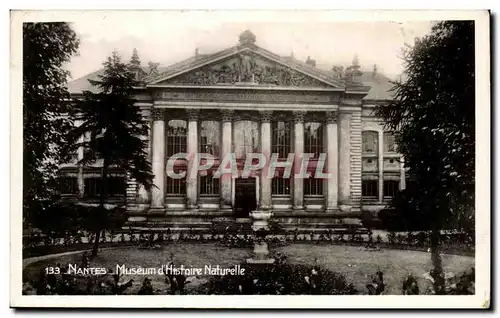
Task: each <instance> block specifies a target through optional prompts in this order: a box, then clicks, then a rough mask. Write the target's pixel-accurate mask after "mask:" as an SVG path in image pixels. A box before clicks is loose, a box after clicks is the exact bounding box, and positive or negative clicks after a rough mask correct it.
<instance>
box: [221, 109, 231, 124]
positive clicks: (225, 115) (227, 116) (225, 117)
mask: <svg viewBox="0 0 500 318" xmlns="http://www.w3.org/2000/svg"><path fill="white" fill-rule="evenodd" d="M233 114H234V111H233V110H232V109H223V110H221V118H222V121H223V122H230V121H232V119H233Z"/></svg>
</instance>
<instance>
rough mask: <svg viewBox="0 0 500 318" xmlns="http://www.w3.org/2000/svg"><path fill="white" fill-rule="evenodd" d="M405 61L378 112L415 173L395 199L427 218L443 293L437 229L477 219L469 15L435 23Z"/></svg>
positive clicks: (409, 49)
mask: <svg viewBox="0 0 500 318" xmlns="http://www.w3.org/2000/svg"><path fill="white" fill-rule="evenodd" d="M403 60H404V62H405V74H404V78H403V79H402V80H400V81H398V82H396V83H394V87H393V91H394V93H395V99H394V101H392V102H390V103H389V105H385V106H379V107H378V108H377V109H376V114H377V115H378V116H380V117H382V118H384V119H385V123H386V126H387V128H389V129H390V130H392V131H394V132H395V137H396V142H397V144H398V147H399V151H400V153H401V154H402V155H403V157H404V159H405V166H406V167H408V168H409V171H410V175H411V176H412V180H411V183H412V186H411V187H410V188H409V189H408V191H405V193H404V194H403V196H404V197H405V200H399V199H396V200H393V202H392V205H393V207H394V208H395V209H399V210H407V211H406V212H407V213H408V214H410V213H411V214H418V215H419V217H421V218H427V220H428V221H429V224H430V227H431V252H432V262H433V266H434V270H433V273H434V276H435V277H436V278H435V291H436V293H443V292H444V278H443V270H442V265H441V257H440V254H439V238H440V233H441V229H442V228H443V227H444V226H445V225H447V224H455V226H458V224H460V223H464V220H473V218H474V188H475V187H474V174H475V166H474V156H475V138H474V130H475V125H474V118H475V117H474V115H475V113H474V112H475V76H474V75H475V73H474V66H475V65H474V62H475V61H474V22H473V21H472V22H471V21H446V22H439V23H437V24H435V25H434V26H433V28H432V30H431V32H430V34H428V35H427V36H425V37H423V38H421V39H417V40H416V42H415V45H414V46H413V47H407V48H406V49H405V50H404V51H403ZM408 211H410V212H408Z"/></svg>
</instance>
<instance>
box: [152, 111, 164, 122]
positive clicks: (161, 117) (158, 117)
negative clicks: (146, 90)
mask: <svg viewBox="0 0 500 318" xmlns="http://www.w3.org/2000/svg"><path fill="white" fill-rule="evenodd" d="M151 116H152V117H153V120H155V121H157V120H162V121H163V120H164V119H165V112H164V111H163V109H161V108H153V110H152V111H151Z"/></svg>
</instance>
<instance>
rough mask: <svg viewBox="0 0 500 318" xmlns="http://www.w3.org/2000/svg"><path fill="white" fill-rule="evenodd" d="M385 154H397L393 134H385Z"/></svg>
mask: <svg viewBox="0 0 500 318" xmlns="http://www.w3.org/2000/svg"><path fill="white" fill-rule="evenodd" d="M384 152H396V139H395V137H394V134H393V133H392V132H384Z"/></svg>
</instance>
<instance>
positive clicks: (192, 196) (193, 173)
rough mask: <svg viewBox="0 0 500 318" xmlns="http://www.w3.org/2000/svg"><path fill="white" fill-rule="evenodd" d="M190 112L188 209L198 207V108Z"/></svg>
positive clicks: (187, 176)
mask: <svg viewBox="0 0 500 318" xmlns="http://www.w3.org/2000/svg"><path fill="white" fill-rule="evenodd" d="M187 113H188V118H189V122H188V141H187V152H188V158H189V160H188V169H187V175H186V195H187V207H188V209H196V208H197V207H198V164H199V163H198V157H197V153H198V115H199V111H198V109H189V110H188V111H187Z"/></svg>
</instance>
